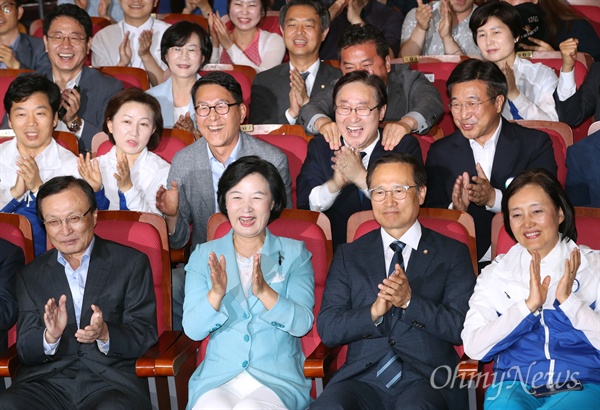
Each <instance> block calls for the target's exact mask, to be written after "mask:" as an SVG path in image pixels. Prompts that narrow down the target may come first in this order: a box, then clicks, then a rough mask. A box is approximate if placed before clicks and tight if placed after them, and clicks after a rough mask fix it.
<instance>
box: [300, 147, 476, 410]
mask: <svg viewBox="0 0 600 410" xmlns="http://www.w3.org/2000/svg"><path fill="white" fill-rule="evenodd" d="M426 184H427V175H426V173H425V169H424V167H423V165H421V164H420V162H418V161H417V160H416V159H415V158H414V157H413V156H411V155H408V154H405V153H397V152H393V153H388V154H386V155H384V156H382V157H380V158H379V159H378V160H377V161H375V162H374V163H372V164H371V165H370V166H369V170H368V174H367V185H368V187H369V192H370V194H371V201H372V203H373V215H374V216H375V220H376V221H377V222H378V223H379V224H380V225H381V229H376V230H374V231H371V232H369V233H367V234H365V235H364V236H362V237H360V238H359V239H357V240H356V241H354V242H352V243H349V244H344V245H340V246H339V247H338V249H337V251H336V253H335V256H334V258H333V262H332V263H331V267H330V269H329V273H328V275H327V283H326V285H325V293H324V294H323V303H322V305H321V311H320V313H319V316H318V318H317V329H318V331H319V335H320V336H321V339H322V340H323V343H325V344H326V345H327V346H330V347H335V346H339V345H344V344H347V345H348V354H347V358H346V362H345V364H344V365H343V366H342V367H341V368H340V370H339V371H338V372H337V373H336V374H334V375H333V376H332V378H331V379H330V381H329V384H328V385H327V388H325V390H324V391H323V393H322V394H321V395H320V396H319V398H318V399H317V400H316V401H315V402H314V403H313V404H312V406H311V407H310V408H311V410H315V409H323V410H331V409H361V410H371V409H372V410H388V409H389V410H393V409H401V408H406V409H417V408H418V409H448V410H463V409H466V408H467V407H468V404H467V392H466V389H461V388H459V385H460V383H459V382H458V381H456V380H453V377H454V374H453V372H454V370H455V368H456V366H457V365H458V363H459V361H460V358H459V356H458V354H457V353H456V351H455V349H454V346H455V345H460V344H461V343H462V341H461V338H460V332H461V330H462V327H463V322H464V320H465V314H466V313H467V310H468V309H469V305H468V303H469V297H470V296H471V293H472V292H473V287H474V285H475V274H474V272H473V266H472V264H471V259H470V256H469V251H468V249H467V247H466V246H465V245H464V244H462V243H460V242H458V241H456V240H454V239H450V238H448V237H446V236H444V235H441V234H439V233H437V232H435V231H431V230H429V229H427V228H425V227H424V226H422V225H421V224H420V223H419V221H418V220H417V217H418V216H419V209H420V206H421V205H422V204H423V201H424V199H425V195H426V193H427V186H426Z"/></svg>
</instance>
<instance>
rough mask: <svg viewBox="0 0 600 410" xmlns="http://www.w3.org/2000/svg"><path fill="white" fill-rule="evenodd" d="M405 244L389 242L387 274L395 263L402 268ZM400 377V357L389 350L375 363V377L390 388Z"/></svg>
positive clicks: (390, 272)
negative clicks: (390, 255) (389, 252)
mask: <svg viewBox="0 0 600 410" xmlns="http://www.w3.org/2000/svg"><path fill="white" fill-rule="evenodd" d="M405 246H406V244H405V243H404V242H400V241H394V242H392V243H390V248H392V250H393V251H394V256H393V257H392V262H391V263H390V269H389V273H388V276H389V275H391V274H392V273H393V272H394V269H395V266H396V264H399V265H400V267H401V268H402V270H404V257H403V256H402V250H403V249H404V247H405ZM401 377H402V359H401V358H400V356H398V355H397V354H396V352H394V350H393V349H392V350H390V351H389V352H388V353H387V354H386V355H385V356H384V357H383V358H382V359H381V360H380V361H379V364H378V365H377V379H378V380H379V381H380V382H381V383H383V385H384V386H385V387H386V388H388V389H389V388H390V387H392V386H393V385H395V384H396V383H398V380H400V378H401Z"/></svg>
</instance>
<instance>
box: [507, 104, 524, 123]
mask: <svg viewBox="0 0 600 410" xmlns="http://www.w3.org/2000/svg"><path fill="white" fill-rule="evenodd" d="M508 108H510V115H512V117H513V120H522V119H523V117H521V116H520V115H519V110H518V109H517V107H515V105H514V104H513V102H512V101H511V100H508Z"/></svg>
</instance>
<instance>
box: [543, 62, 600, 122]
mask: <svg viewBox="0 0 600 410" xmlns="http://www.w3.org/2000/svg"><path fill="white" fill-rule="evenodd" d="M554 102H555V103H556V112H557V113H558V119H559V120H560V121H562V122H566V123H567V124H569V125H570V126H571V127H577V126H578V125H579V124H581V123H582V122H584V121H585V120H587V119H588V118H589V117H591V116H592V114H593V115H594V119H595V121H600V62H596V63H594V64H592V66H591V67H590V70H589V71H588V74H587V77H585V81H584V82H583V84H581V87H579V89H578V90H577V92H576V93H575V94H573V95H572V96H571V97H570V98H567V99H566V100H565V101H560V100H559V99H558V95H557V94H556V91H555V92H554Z"/></svg>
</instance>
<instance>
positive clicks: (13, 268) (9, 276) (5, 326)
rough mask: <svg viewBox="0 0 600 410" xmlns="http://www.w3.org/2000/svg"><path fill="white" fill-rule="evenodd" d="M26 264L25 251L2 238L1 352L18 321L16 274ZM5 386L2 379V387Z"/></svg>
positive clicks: (0, 265) (0, 381)
mask: <svg viewBox="0 0 600 410" xmlns="http://www.w3.org/2000/svg"><path fill="white" fill-rule="evenodd" d="M24 265H25V258H24V256H23V251H22V250H21V248H19V247H18V246H16V245H14V244H12V243H10V242H9V241H7V240H6V239H2V238H0V352H3V351H5V350H6V348H7V347H8V330H9V329H10V328H11V327H13V325H14V324H15V322H16V321H17V313H18V306H17V298H16V296H15V275H16V273H17V272H19V270H20V269H21V268H22V267H23V266H24ZM2 386H4V383H3V380H0V389H1V388H2Z"/></svg>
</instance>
